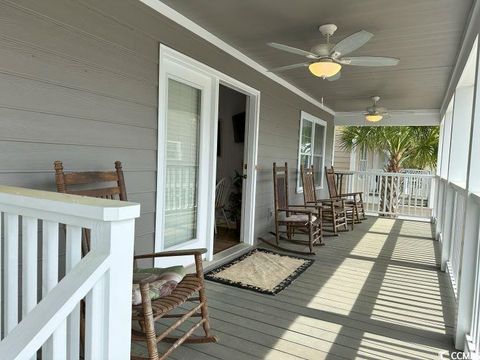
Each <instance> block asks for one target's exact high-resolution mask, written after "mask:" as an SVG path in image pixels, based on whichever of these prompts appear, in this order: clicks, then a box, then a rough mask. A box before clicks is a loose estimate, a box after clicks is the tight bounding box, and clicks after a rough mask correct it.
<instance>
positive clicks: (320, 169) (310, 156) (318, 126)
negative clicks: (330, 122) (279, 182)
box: [297, 111, 327, 192]
mask: <svg viewBox="0 0 480 360" xmlns="http://www.w3.org/2000/svg"><path fill="white" fill-rule="evenodd" d="M326 135H327V123H326V122H325V121H323V120H320V119H319V118H317V117H315V116H313V115H310V114H308V113H306V112H304V111H302V113H301V118H300V139H299V145H298V169H297V170H298V172H297V174H298V176H297V192H302V191H303V187H302V179H301V176H300V166H301V165H303V166H305V167H307V166H311V165H313V170H314V172H315V174H314V176H315V187H316V188H317V189H321V188H323V176H324V175H323V173H324V167H325V137H326Z"/></svg>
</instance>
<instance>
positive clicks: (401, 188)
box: [343, 171, 435, 219]
mask: <svg viewBox="0 0 480 360" xmlns="http://www.w3.org/2000/svg"><path fill="white" fill-rule="evenodd" d="M434 179H435V176H434V175H429V174H423V173H420V174H406V173H387V172H380V171H354V172H353V174H352V175H349V176H345V180H344V183H345V186H344V189H343V192H363V201H364V204H365V211H366V212H367V213H370V214H381V215H388V216H394V217H402V216H403V217H414V218H423V219H430V218H431V215H432V206H433V201H432V200H433V191H434Z"/></svg>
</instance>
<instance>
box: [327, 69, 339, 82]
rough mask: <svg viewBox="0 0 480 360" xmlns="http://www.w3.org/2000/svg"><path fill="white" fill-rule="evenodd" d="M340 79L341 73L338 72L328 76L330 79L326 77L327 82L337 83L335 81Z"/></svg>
mask: <svg viewBox="0 0 480 360" xmlns="http://www.w3.org/2000/svg"><path fill="white" fill-rule="evenodd" d="M341 77H342V72H341V71H339V72H338V73H336V74H335V75H333V76H330V77H327V80H328V81H337V80H338V79H340V78H341Z"/></svg>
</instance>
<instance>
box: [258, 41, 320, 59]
mask: <svg viewBox="0 0 480 360" xmlns="http://www.w3.org/2000/svg"><path fill="white" fill-rule="evenodd" d="M267 45H268V46H271V47H273V48H275V49H278V50H282V51H286V52H289V53H292V54H297V55H303V56H307V57H309V58H312V59H316V58H317V57H318V56H317V55H315V54H314V53H311V52H310V51H306V50H302V49H297V48H294V47H292V46H288V45H283V44H278V43H274V42H271V43H267Z"/></svg>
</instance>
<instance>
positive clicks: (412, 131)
mask: <svg viewBox="0 0 480 360" xmlns="http://www.w3.org/2000/svg"><path fill="white" fill-rule="evenodd" d="M438 139H439V127H438V126H348V127H345V128H343V130H342V134H341V137H340V146H341V147H342V148H343V149H345V150H353V149H354V148H356V147H357V146H360V148H366V149H368V150H371V151H375V152H380V153H386V154H387V155H388V161H387V164H386V166H385V171H386V172H393V173H396V172H400V170H401V169H402V168H404V167H409V168H416V169H425V168H431V169H433V168H435V166H436V164H437V151H438ZM381 178H382V183H381V193H380V208H381V209H386V212H387V213H390V214H392V213H395V207H396V204H397V202H398V192H399V191H398V190H399V189H398V188H397V181H394V180H393V176H390V177H389V176H382V177H381ZM389 179H390V180H389ZM402 188H403V186H401V187H400V190H401V189H402ZM385 192H386V193H385ZM384 202H386V203H384Z"/></svg>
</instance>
